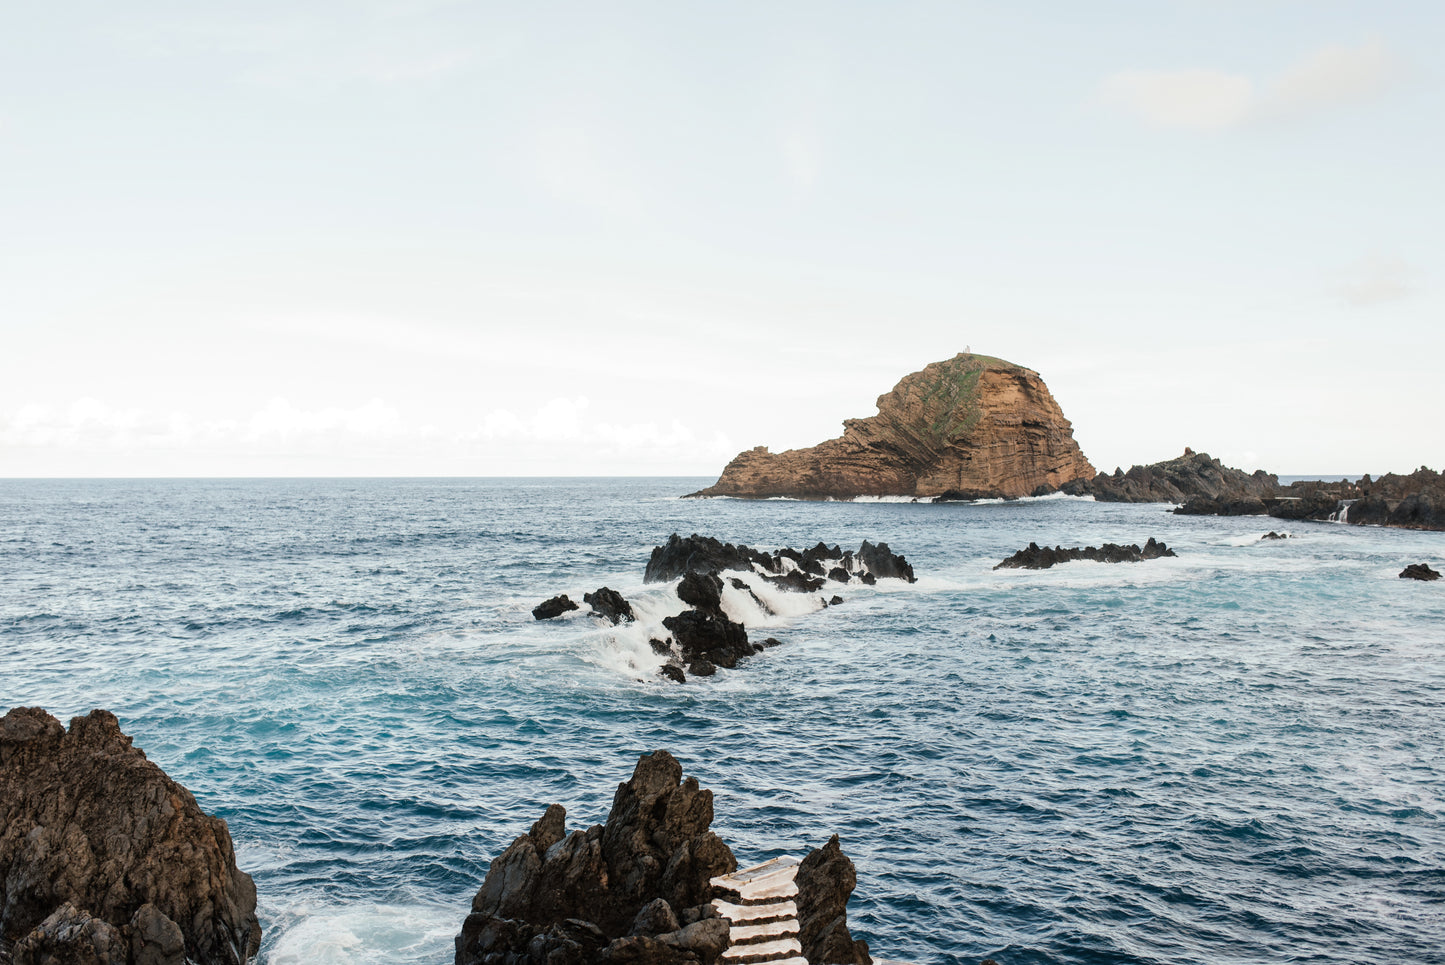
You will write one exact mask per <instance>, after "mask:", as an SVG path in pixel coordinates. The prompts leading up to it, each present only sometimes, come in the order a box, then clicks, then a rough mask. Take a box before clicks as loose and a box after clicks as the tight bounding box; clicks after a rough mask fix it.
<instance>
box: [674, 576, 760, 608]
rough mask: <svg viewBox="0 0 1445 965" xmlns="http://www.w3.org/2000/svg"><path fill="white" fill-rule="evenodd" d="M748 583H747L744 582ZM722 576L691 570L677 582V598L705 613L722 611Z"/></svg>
mask: <svg viewBox="0 0 1445 965" xmlns="http://www.w3.org/2000/svg"><path fill="white" fill-rule="evenodd" d="M744 585H746V584H744ZM722 589H723V581H722V577H720V576H718V575H717V574H716V573H699V572H697V571H696V570H689V571H688V572H687V573H684V574H683V577H682V581H681V582H679V583H678V584H677V598H678V599H679V600H681V601H682V602H684V603H686V604H687V605H688V606H691V607H694V608H696V609H698V610H701V611H702V612H704V613H711V614H720V613H722Z"/></svg>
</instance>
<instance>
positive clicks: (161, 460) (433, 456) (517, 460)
mask: <svg viewBox="0 0 1445 965" xmlns="http://www.w3.org/2000/svg"><path fill="white" fill-rule="evenodd" d="M590 407H591V406H590V402H589V401H588V399H587V398H586V397H584V396H576V397H558V398H554V399H551V400H549V401H547V402H546V403H544V404H543V405H541V406H540V407H538V408H537V409H536V410H534V411H532V412H531V413H530V414H525V415H518V414H517V413H515V412H513V411H511V410H508V409H496V410H493V411H491V412H488V413H487V414H486V415H484V416H481V417H480V418H479V419H473V418H469V417H468V415H467V414H466V413H455V414H454V419H453V422H454V423H455V424H454V425H453V426H452V427H450V428H446V427H438V426H437V425H435V424H433V423H431V422H427V423H422V424H413V423H411V422H408V421H407V420H406V419H405V418H404V417H403V415H402V413H401V412H400V411H398V410H397V409H396V408H395V407H394V406H392V405H390V404H389V403H387V402H385V401H384V400H381V399H372V400H370V401H368V402H365V403H363V404H361V405H357V406H350V407H348V406H322V407H319V408H306V407H303V406H298V405H295V404H293V403H292V402H290V401H289V400H287V399H284V398H273V399H271V400H270V401H268V402H267V403H266V404H265V405H264V406H262V407H260V408H259V409H256V410H254V411H252V412H250V413H247V414H245V415H242V416H241V417H239V418H198V417H196V416H195V415H193V414H191V413H188V412H181V411H154V410H147V409H141V408H125V407H117V406H112V405H109V404H107V403H106V402H104V401H101V400H99V399H95V398H90V397H83V398H79V399H76V400H75V401H73V402H72V403H70V404H68V405H64V406H54V405H41V404H35V403H30V404H25V405H21V406H19V407H17V408H15V409H13V410H12V411H10V412H8V413H4V412H0V466H7V467H9V468H10V469H12V470H15V471H23V472H30V471H32V470H31V469H30V467H36V468H35V470H34V471H35V472H38V473H39V474H42V475H48V474H53V473H54V470H53V469H50V470H47V469H46V468H45V467H47V466H52V467H53V466H64V467H67V468H66V469H65V470H63V474H72V473H75V472H77V471H79V472H81V474H87V473H90V474H93V473H100V474H103V475H147V474H150V473H151V472H153V471H154V469H153V468H152V467H154V466H158V465H164V466H166V467H168V468H167V470H166V471H167V473H168V474H182V475H185V474H192V473H196V472H200V473H202V474H206V475H215V474H220V475H251V474H256V473H258V472H259V473H263V474H268V473H269V472H271V471H273V469H272V467H275V466H277V465H282V466H285V467H287V468H286V471H288V472H294V471H295V470H296V467H298V466H302V467H306V466H312V465H314V467H315V470H314V471H322V472H328V473H331V472H335V471H336V468H335V467H337V466H347V465H354V464H358V462H357V461H358V460H366V461H368V465H369V466H371V467H374V468H372V470H371V471H372V472H381V473H384V474H396V475H411V474H422V475H428V474H432V473H440V474H461V475H471V474H483V475H485V474H493V473H496V472H505V473H523V474H530V473H541V474H547V475H555V474H567V473H577V472H584V473H593V474H603V475H605V474H609V473H635V472H638V471H642V470H645V469H662V470H663V471H676V470H675V469H673V468H672V467H675V466H676V465H678V464H683V465H688V464H691V465H696V466H712V465H722V464H723V462H725V461H726V460H727V459H729V458H731V457H732V456H733V455H734V454H735V453H736V451H737V450H736V448H735V447H734V445H733V443H732V441H731V440H730V439H728V438H727V436H725V435H724V434H722V433H720V432H719V433H713V434H712V436H711V437H709V438H704V437H700V436H699V435H698V434H697V433H695V432H694V431H693V430H692V429H691V428H690V427H689V426H686V425H684V424H683V423H682V422H681V421H679V420H677V419H671V420H670V421H668V422H667V423H665V424H659V423H657V422H628V423H613V422H608V421H605V420H598V419H592V418H590V417H589V410H590ZM457 425H462V426H465V428H462V429H458V428H457ZM77 459H78V460H80V462H77V461H76V460H77ZM278 459H279V460H283V461H282V462H280V463H278V462H277V460H278ZM76 466H81V467H83V468H82V469H81V470H77V469H76V468H74V467H76Z"/></svg>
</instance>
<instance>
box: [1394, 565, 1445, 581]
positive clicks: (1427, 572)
mask: <svg viewBox="0 0 1445 965" xmlns="http://www.w3.org/2000/svg"><path fill="white" fill-rule="evenodd" d="M1400 579H1402V580H1427V581H1428V580H1438V579H1440V571H1439V570H1432V569H1431V568H1430V564H1428V563H1411V564H1410V565H1409V566H1407V567H1405V568H1404V569H1403V570H1401V571H1400Z"/></svg>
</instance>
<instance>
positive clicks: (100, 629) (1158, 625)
mask: <svg viewBox="0 0 1445 965" xmlns="http://www.w3.org/2000/svg"><path fill="white" fill-rule="evenodd" d="M708 481H709V480H695V479H532V480H523V479H459V480H349V479H348V480H204V481H202V480H187V481H154V480H134V481H125V480H107V481H55V480H4V481H0V641H3V646H0V704H3V707H0V710H3V709H4V708H8V707H12V706H22V705H39V706H43V707H45V708H46V709H48V710H50V711H51V712H52V713H54V714H56V715H57V716H59V717H61V718H62V719H65V718H68V717H69V716H71V715H75V714H83V713H85V712H87V711H89V710H90V709H91V708H93V707H105V708H108V709H110V710H112V711H114V712H115V713H116V714H117V715H118V716H119V717H120V719H121V723H122V726H123V727H124V728H125V729H126V731H127V732H128V733H130V734H131V735H133V736H134V738H135V741H136V743H137V745H138V746H140V747H142V748H144V749H145V751H146V753H147V754H148V755H149V756H150V758H151V759H152V760H154V761H156V762H157V763H158V764H160V765H161V766H162V767H164V768H165V770H166V771H167V772H168V773H169V774H170V775H171V776H172V777H174V778H175V779H177V780H179V781H180V782H181V783H183V784H185V785H186V786H187V787H189V788H190V789H191V790H192V791H193V792H194V793H195V795H196V797H197V798H198V799H199V800H200V802H201V805H202V806H203V807H204V808H206V809H207V810H209V811H211V812H213V813H216V814H219V815H220V816H222V817H224V818H225V819H226V820H227V821H228V822H229V824H230V827H231V831H232V834H233V836H234V838H235V841H236V844H237V852H238V859H239V862H240V864H241V866H242V867H243V868H244V869H246V870H247V871H249V872H251V873H252V874H253V875H254V876H255V879H256V883H257V886H258V889H259V891H260V895H261V909H260V910H261V915H262V924H263V926H264V928H265V929H266V938H265V943H264V946H263V953H262V960H263V962H266V963H269V965H290V963H303V962H304V963H327V962H356V963H414V962H415V963H420V962H429V963H438V962H443V961H450V960H451V947H452V945H451V943H452V937H453V935H455V934H456V932H457V931H458V930H459V928H460V925H461V921H462V919H463V917H464V916H465V914H466V911H467V908H468V904H469V902H470V899H471V896H472V894H473V893H474V892H475V891H476V889H477V887H478V885H479V883H480V881H481V879H482V876H483V875H484V874H485V872H486V869H487V864H488V861H489V859H490V858H491V857H492V856H494V855H496V854H498V853H499V852H500V851H501V850H502V849H503V848H505V847H506V845H507V844H508V843H510V841H511V840H512V838H513V837H515V836H516V835H517V834H519V833H521V832H522V831H524V830H525V829H526V828H527V827H528V826H529V825H530V824H531V822H532V821H534V820H536V818H537V817H538V816H539V815H540V814H541V812H542V811H543V809H544V808H545V807H546V806H547V804H549V803H551V802H554V801H556V802H561V803H563V804H565V805H566V807H567V809H568V812H569V824H570V825H572V826H574V827H576V826H585V825H587V824H591V823H594V822H599V821H601V820H603V819H604V818H605V816H606V812H607V808H608V806H609V804H610V801H611V796H612V792H613V790H614V789H615V786H616V784H617V783H618V782H620V781H622V780H625V779H626V778H627V777H628V776H629V775H630V773H631V769H632V766H633V764H634V763H635V760H636V757H637V755H638V754H640V753H643V752H645V751H649V750H652V749H655V748H659V747H665V748H668V749H670V750H671V751H672V752H673V753H674V754H676V755H677V756H678V757H679V758H680V759H681V760H682V761H683V764H684V766H685V768H686V770H687V772H688V773H690V774H694V775H696V776H697V777H698V778H699V780H700V781H701V782H702V783H703V785H704V786H707V787H711V788H712V789H713V790H714V792H715V793H716V813H717V817H716V820H715V822H714V829H715V830H716V831H718V833H719V834H720V835H721V836H722V837H723V839H724V840H726V841H727V842H728V843H729V844H730V845H731V846H732V848H733V850H734V852H735V853H736V854H737V855H738V857H739V859H740V860H742V861H744V862H752V861H755V860H762V859H765V858H768V857H771V856H774V855H777V854H784V853H790V854H797V855H801V854H803V853H805V851H806V850H807V849H809V848H812V847H816V846H818V845H820V844H822V843H823V842H824V841H825V840H826V839H827V837H828V835H830V834H832V833H834V832H837V833H838V834H839V835H840V836H841V838H842V841H843V845H844V848H845V850H846V851H847V852H848V853H849V854H850V855H851V856H852V857H853V858H854V860H855V861H856V862H857V865H858V872H859V878H858V880H859V884H858V888H857V891H856V892H855V893H854V898H853V902H852V904H851V906H850V911H849V920H850V923H851V924H852V927H853V930H854V934H855V935H857V936H860V937H865V938H867V939H868V941H869V943H870V945H871V946H872V948H873V950H874V952H875V954H877V955H880V956H883V957H887V958H892V959H901V960H904V961H909V962H916V963H920V965H922V963H930V965H931V963H939V965H943V963H947V965H955V963H970V965H972V963H975V962H977V961H978V960H979V959H981V958H983V957H986V956H991V957H993V958H995V959H997V960H998V961H999V962H1001V963H1004V965H1029V963H1045V962H1048V963H1055V962H1069V963H1124V962H1129V963H1178V962H1208V963H1213V965H1223V963H1246V962H1248V963H1255V962H1321V963H1323V962H1338V963H1346V962H1349V963H1353V962H1360V961H1373V962H1401V963H1406V962H1409V963H1438V962H1445V952H1442V948H1445V757H1442V747H1445V581H1442V583H1436V584H1421V583H1416V582H1413V581H1407V580H1400V579H1397V578H1396V574H1397V573H1398V572H1399V570H1400V569H1401V568H1402V567H1403V566H1404V565H1405V564H1406V563H1412V562H1418V561H1429V562H1431V563H1432V564H1433V565H1435V566H1437V567H1438V566H1439V565H1440V561H1441V559H1442V556H1445V536H1442V535H1441V534H1431V533H1412V532H1402V531H1392V530H1379V529H1371V528H1360V527H1351V526H1340V525H1329V524H1304V523H1300V524H1294V525H1293V526H1292V527H1291V529H1290V531H1291V532H1292V533H1293V535H1294V537H1295V538H1292V539H1289V540H1282V541H1266V542H1261V541H1259V539H1258V537H1259V536H1260V535H1261V534H1262V533H1263V532H1264V529H1265V528H1266V527H1265V525H1264V523H1266V522H1267V523H1270V524H1274V528H1278V527H1279V523H1278V521H1276V520H1259V519H1211V518H1196V517H1176V516H1173V515H1170V514H1168V513H1167V511H1166V509H1167V508H1166V507H1162V506H1158V505H1149V506H1110V505H1104V504H1096V503H1092V502H1088V501H1080V500H1069V499H1044V500H1022V501H1019V502H1014V503H1000V504H981V505H960V504H950V505H939V506H935V505H931V504H926V503H925V504H911V503H893V502H868V503H831V502H830V503H800V502H788V501H768V502H761V503H747V502H739V501H734V500H726V499H718V500H701V501H698V500H679V499H677V498H676V496H677V495H678V494H679V493H684V492H688V491H691V490H693V489H696V488H699V487H700V486H701V485H704V484H706V483H707V482H708ZM674 531H676V532H680V533H683V534H687V533H691V532H699V533H705V534H711V535H714V536H717V537H719V538H721V539H724V540H730V541H735V542H746V543H748V544H750V545H755V546H760V547H763V548H769V549H771V548H775V547H778V546H782V545H791V546H795V547H800V548H801V547H803V546H806V545H811V544H812V543H815V542H817V541H818V540H820V539H821V540H823V541H825V542H827V543H829V544H832V543H835V542H836V543H841V544H843V545H844V546H845V547H853V548H856V546H857V544H858V543H859V542H860V541H861V540H863V539H865V538H866V539H872V540H875V541H876V540H885V541H887V542H888V543H889V544H890V545H891V546H892V547H893V549H895V550H896V551H899V552H903V553H905V554H906V555H907V556H908V559H909V560H910V562H912V563H913V565H914V567H915V569H916V571H917V573H918V575H919V582H918V583H917V584H915V585H912V586H908V585H904V584H901V583H898V582H897V581H883V582H882V583H880V585H879V586H878V587H876V588H866V587H862V586H849V587H847V588H844V589H841V590H839V592H840V593H841V595H843V596H844V597H845V598H846V599H845V603H844V605H842V606H838V607H829V608H826V609H818V610H811V609H810V610H807V612H800V613H797V614H795V615H794V616H791V617H788V618H786V619H782V620H780V621H778V624H777V625H776V626H772V627H769V628H767V631H766V632H767V634H769V635H773V636H777V637H779V638H781V639H783V640H784V642H785V644H786V645H785V646H783V647H780V648H777V649H774V650H771V651H769V652H768V653H766V654H765V655H762V656H760V657H757V658H754V659H753V660H752V661H751V663H750V665H748V666H747V667H746V669H740V670H738V671H735V672H722V673H720V674H719V675H718V676H716V677H714V678H711V679H709V680H699V681H690V682H689V683H688V684H686V685H684V686H676V685H672V684H670V683H666V682H662V681H660V680H657V679H654V678H652V677H650V676H648V675H647V673H646V666H645V663H646V658H645V656H643V652H644V651H645V649H646V648H645V639H643V640H642V641H641V649H639V643H638V639H637V634H636V633H634V634H632V635H631V636H629V635H628V634H627V633H625V632H621V631H613V630H612V629H611V628H605V627H602V626H599V625H597V624H596V623H595V622H594V621H593V620H591V619H590V618H588V617H586V616H583V615H581V614H574V615H572V617H571V618H570V619H564V620H561V621H552V622H547V623H537V622H535V621H533V620H532V618H531V615H530V612H529V611H530V609H531V607H532V606H534V605H535V604H537V603H538V602H540V601H542V600H543V599H546V598H547V597H550V596H552V595H554V594H556V593H559V592H567V593H569V594H571V595H572V596H573V598H574V599H575V598H580V595H581V593H583V592H585V591H588V590H591V589H595V588H596V587H598V586H601V585H604V584H605V585H609V586H611V587H613V588H614V589H618V590H620V591H622V593H623V594H624V595H626V596H628V597H629V598H633V599H637V600H640V601H642V602H643V604H645V605H646V606H650V607H652V608H653V609H654V610H656V609H657V608H658V607H662V606H664V601H665V599H666V598H667V596H668V592H669V590H668V588H667V587H655V586H654V587H647V586H644V585H643V584H642V582H641V577H642V570H643V566H644V564H645V563H646V560H647V556H648V553H649V551H650V549H651V547H652V546H653V545H654V544H656V543H659V542H661V541H663V540H664V539H665V538H666V537H667V536H668V534H670V533H672V532H674ZM1149 536H1154V537H1157V538H1160V539H1163V540H1165V541H1166V542H1168V543H1169V544H1170V545H1171V546H1172V547H1174V548H1175V549H1177V551H1178V553H1179V556H1178V558H1177V559H1165V560H1158V561H1153V562H1149V563H1142V564H1119V565H1112V566H1110V565H1105V564H1094V563H1073V564H1068V565H1066V566H1060V567H1056V568H1055V569H1052V570H1048V571H1043V572H1023V571H998V572H995V571H994V570H993V569H992V566H993V564H994V563H996V562H997V561H998V560H1000V559H1002V558H1003V557H1005V556H1007V555H1009V554H1010V553H1012V552H1013V551H1014V550H1016V549H1018V548H1019V547H1021V546H1023V545H1024V544H1026V543H1028V542H1029V541H1031V540H1036V541H1038V542H1040V543H1045V542H1047V543H1059V544H1063V545H1065V546H1073V545H1084V544H1089V543H1092V544H1095V545H1097V544H1098V543H1101V542H1104V541H1113V542H1140V543H1142V542H1143V541H1144V540H1145V539H1146V538H1147V537H1149ZM830 592H831V590H830Z"/></svg>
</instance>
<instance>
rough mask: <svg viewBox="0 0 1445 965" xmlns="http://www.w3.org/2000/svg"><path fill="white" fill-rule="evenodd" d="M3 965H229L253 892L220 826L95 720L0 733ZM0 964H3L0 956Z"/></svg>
mask: <svg viewBox="0 0 1445 965" xmlns="http://www.w3.org/2000/svg"><path fill="white" fill-rule="evenodd" d="M4 943H14V947H13V950H12V955H13V961H14V963H15V965H25V963H36V965H41V963H55V965H61V963H65V965H89V963H96V965H183V963H185V962H192V963H196V965H240V963H243V962H246V961H248V960H249V959H250V958H251V957H252V956H253V955H255V954H256V952H257V950H258V948H259V947H260V943H261V927H260V925H259V923H258V922H257V920H256V888H255V886H254V885H253V884H252V882H251V878H250V876H249V875H247V874H246V873H245V872H243V871H241V870H240V869H238V868H237V867H236V856H235V852H234V850H233V848H232V846H231V836H230V833H229V831H228V830H227V828H226V822H225V821H223V820H221V819H220V818H214V817H211V816H209V815H207V814H206V813H205V812H203V811H202V810H201V809H200V807H199V805H197V804H196V800H195V798H194V797H192V796H191V794H190V792H189V791H187V790H186V789H185V788H183V787H181V786H180V785H179V784H177V783H176V782H174V781H172V780H171V779H170V778H168V777H167V776H166V775H165V772H163V771H162V770H161V769H160V768H159V767H157V766H156V765H155V764H153V763H151V762H150V761H148V760H147V759H146V756H145V754H144V752H142V751H141V750H140V749H139V748H136V747H133V746H132V745H131V739H130V738H129V737H127V736H126V735H125V734H123V733H122V732H121V729H120V724H119V723H118V722H117V720H116V718H115V716H114V715H113V714H111V713H109V712H108V711H104V710H95V711H92V712H91V713H90V714H89V715H88V716H86V717H76V718H74V719H73V720H71V722H70V729H69V731H67V730H66V729H65V728H64V727H62V726H61V724H60V722H59V721H58V720H56V719H55V718H54V717H52V716H50V715H49V714H47V713H46V712H45V711H43V710H41V709H40V708H38V707H21V708H16V709H14V710H11V711H10V712H9V713H7V714H6V715H5V717H4V718H3V720H0V946H3V944H4ZM0 960H3V954H0Z"/></svg>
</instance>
